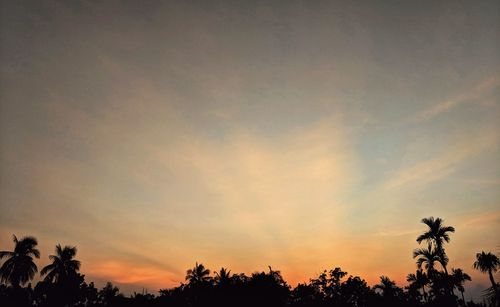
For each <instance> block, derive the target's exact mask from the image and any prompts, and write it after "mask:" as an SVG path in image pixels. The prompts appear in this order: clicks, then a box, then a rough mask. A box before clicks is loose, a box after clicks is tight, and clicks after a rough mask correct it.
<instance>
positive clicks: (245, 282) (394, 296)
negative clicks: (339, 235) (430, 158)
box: [0, 218, 499, 307]
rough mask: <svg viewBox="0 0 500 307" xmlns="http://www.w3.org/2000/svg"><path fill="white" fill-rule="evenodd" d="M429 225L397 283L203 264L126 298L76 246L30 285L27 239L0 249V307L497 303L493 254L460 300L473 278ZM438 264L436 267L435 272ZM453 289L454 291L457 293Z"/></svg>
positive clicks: (444, 231) (31, 243) (31, 242)
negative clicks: (98, 283)
mask: <svg viewBox="0 0 500 307" xmlns="http://www.w3.org/2000/svg"><path fill="white" fill-rule="evenodd" d="M422 222H423V223H424V224H426V225H427V226H428V227H429V230H428V231H427V232H425V233H424V234H422V235H420V236H419V237H418V239H417V241H418V242H419V243H420V242H424V241H425V242H427V243H428V244H427V246H426V247H427V248H424V249H416V250H415V252H414V258H416V266H417V270H416V272H415V273H410V274H408V276H407V281H408V283H409V284H408V285H407V286H406V287H405V288H400V287H398V286H397V285H396V283H395V282H394V281H393V280H391V279H390V278H389V277H387V276H381V277H380V282H379V283H378V284H376V285H375V286H373V287H370V286H368V284H367V283H366V281H365V280H363V279H362V278H361V277H359V276H352V275H349V274H348V273H347V272H344V271H342V270H341V269H340V268H338V267H337V268H334V269H331V270H325V271H323V272H322V273H321V274H319V275H318V276H316V277H315V278H312V279H310V280H309V282H306V283H301V284H298V285H297V286H296V287H291V286H290V285H289V284H288V283H287V282H286V281H285V280H284V279H283V276H282V275H281V272H280V271H277V270H274V269H273V268H272V267H269V268H268V270H266V271H264V272H255V273H253V274H251V275H250V276H247V275H245V274H243V273H231V270H229V269H227V268H221V269H220V270H219V271H216V272H213V274H211V271H210V270H209V269H208V268H206V267H205V266H204V265H203V264H201V263H200V264H198V263H196V264H195V266H194V267H193V268H191V269H189V270H187V271H186V279H185V280H186V283H185V284H184V283H182V284H180V285H179V286H177V287H174V288H170V289H161V290H160V291H159V294H157V295H153V294H150V293H146V292H143V293H134V294H132V295H130V296H125V295H123V294H121V293H120V290H119V289H118V288H117V287H116V286H114V285H113V284H111V283H107V284H106V286H104V287H103V288H102V289H100V290H98V289H96V287H95V286H94V284H93V283H92V282H90V283H87V282H86V281H85V276H84V275H82V274H80V273H79V269H80V262H79V261H78V260H76V259H75V257H76V251H77V250H76V248H75V247H69V246H65V247H64V248H63V247H61V246H60V245H57V246H56V254H55V255H51V256H50V257H49V258H50V259H51V261H52V263H51V264H49V265H47V266H46V267H44V268H43V269H42V271H41V275H42V276H44V277H45V278H44V279H42V280H41V281H40V282H38V283H37V284H36V286H35V287H34V288H33V287H32V285H31V284H30V283H29V284H28V285H27V286H25V287H22V286H21V285H22V284H25V283H27V282H28V281H30V280H32V279H33V276H34V272H36V271H37V268H36V265H35V264H34V262H33V257H38V256H39V252H38V250H37V249H36V248H35V247H36V245H37V241H36V239H35V238H33V237H26V238H23V239H22V240H17V238H16V237H14V243H15V248H14V251H3V252H0V253H1V254H0V255H2V257H6V258H7V260H6V261H4V262H3V264H2V266H1V267H0V273H1V274H2V276H1V277H2V283H1V284H0V306H4V307H25V306H40V307H63V306H64V307H98V306H99V307H100V306H109V307H128V306H130V307H135V306H137V307H138V306H141V307H154V306H172V307H188V306H189V307H202V306H220V307H225V306H242V307H247V306H248V307H250V306H252V307H255V306H257V307H266V306H273V307H282V306H283V307H284V306H310V307H323V306H325V307H326V306H332V307H376V306H386V307H399V306H410V307H420V306H422V307H434V306H435V307H438V306H440V307H448V306H450V307H461V306H469V307H474V306H484V307H485V306H498V298H499V295H498V290H497V289H498V284H496V283H495V281H494V280H493V277H492V272H496V271H497V270H498V268H499V261H498V258H497V257H496V256H495V255H493V254H491V253H485V252H482V253H478V254H477V261H476V263H474V267H475V268H477V269H478V270H480V271H482V272H484V273H487V274H489V276H490V280H491V282H492V286H491V287H490V288H489V289H486V290H485V303H474V302H472V301H469V302H465V301H464V295H463V293H464V291H465V288H464V283H465V282H466V281H470V280H471V278H470V276H469V275H467V274H466V273H465V272H463V271H462V270H461V269H452V271H451V274H449V273H448V270H447V269H446V266H447V264H448V257H447V256H446V253H445V249H444V244H445V243H448V242H449V241H450V237H449V235H448V233H449V232H454V230H455V229H454V228H453V227H449V226H443V224H442V223H443V220H441V219H439V218H438V219H434V218H427V219H424V220H422ZM439 266H440V268H441V269H442V270H439ZM455 290H457V291H458V293H459V294H458V295H456V294H455Z"/></svg>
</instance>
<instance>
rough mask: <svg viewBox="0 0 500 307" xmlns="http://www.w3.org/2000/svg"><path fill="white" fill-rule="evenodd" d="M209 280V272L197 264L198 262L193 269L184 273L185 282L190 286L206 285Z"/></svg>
mask: <svg viewBox="0 0 500 307" xmlns="http://www.w3.org/2000/svg"><path fill="white" fill-rule="evenodd" d="M210 279H211V277H210V270H209V269H207V268H205V266H204V265H203V264H201V263H200V264H198V262H196V265H195V266H194V268H192V269H189V270H187V272H186V280H187V281H188V282H189V284H190V285H199V284H203V283H207V282H208V281H210Z"/></svg>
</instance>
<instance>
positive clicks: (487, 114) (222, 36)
mask: <svg viewBox="0 0 500 307" xmlns="http://www.w3.org/2000/svg"><path fill="white" fill-rule="evenodd" d="M0 12H1V17H0V61H1V63H0V64H1V65H0V103H1V108H0V250H6V249H12V248H13V243H12V234H16V235H17V236H18V237H22V236H24V235H33V236H35V237H36V238H37V239H38V240H39V248H40V250H41V252H42V258H41V260H39V261H38V262H37V263H38V264H39V267H41V266H43V265H45V264H47V263H48V261H49V260H48V255H49V254H52V253H53V250H54V246H55V245H56V244H59V243H60V244H62V245H76V246H77V247H78V254H77V258H78V259H79V260H81V261H82V268H81V271H82V273H84V274H85V275H86V278H88V279H89V280H94V281H96V282H97V285H98V286H102V284H103V282H105V281H107V280H111V281H113V282H114V283H117V284H118V285H119V286H120V287H121V289H122V290H124V291H133V290H136V291H139V290H141V289H142V288H147V289H149V290H150V291H157V290H158V289H160V288H166V287H172V286H176V285H178V283H179V282H182V281H184V276H185V270H186V269H187V268H190V267H192V266H193V265H194V263H195V262H196V261H198V262H202V263H203V264H205V265H206V266H208V267H209V268H210V269H212V270H215V269H219V268H220V267H221V266H225V267H229V268H230V269H231V270H232V271H233V272H245V273H247V274H250V273H252V272H253V271H256V270H266V269H267V266H268V265H271V266H272V267H273V268H274V269H278V270H281V271H282V273H283V274H284V277H285V278H286V279H287V280H288V281H289V282H290V283H291V284H292V285H295V284H296V283H297V282H302V281H307V280H308V279H309V278H310V277H314V276H315V275H317V274H318V273H320V272H321V270H322V269H328V268H333V267H335V266H340V267H341V268H342V269H344V270H346V271H348V272H349V273H350V274H353V275H360V276H362V277H363V278H365V279H366V280H367V281H368V282H369V283H370V284H373V283H375V282H377V281H378V276H380V275H388V276H389V277H390V278H392V279H395V280H396V281H397V282H398V285H399V286H404V285H405V284H406V281H405V277H406V275H407V274H408V273H410V272H414V270H415V261H414V260H413V259H412V251H413V249H414V248H417V247H418V244H417V243H416V241H415V239H416V237H417V236H418V234H419V233H421V232H423V231H424V230H425V229H426V228H425V225H423V224H421V223H420V220H421V218H423V217H428V216H439V217H442V218H444V219H445V224H446V225H452V226H454V227H455V228H456V233H455V234H453V235H452V241H451V243H450V244H449V245H447V246H446V252H447V253H448V255H449V257H450V265H449V266H450V267H460V268H462V269H464V271H465V272H466V273H468V274H470V275H471V276H472V278H473V281H472V282H470V283H467V285H466V286H467V287H466V289H467V291H468V292H467V291H466V293H465V295H466V298H467V297H469V296H470V295H471V294H475V293H476V294H477V293H480V290H482V289H484V288H486V287H487V276H486V275H485V274H481V273H479V272H477V271H475V270H473V268H472V263H473V262H474V258H475V253H477V252H480V251H481V250H485V251H492V252H494V253H498V252H500V236H499V234H500V158H499V157H500V152H499V151H500V146H499V145H500V120H499V119H500V56H499V54H500V53H499V50H500V2H498V1H465V2H462V1H450V2H448V3H447V2H445V1H365V2H357V1H348V2H324V1H175V2H174V1H172V2H168V1H167V2H163V3H161V4H160V3H159V2H156V1H151V2H149V1H145V2H142V1H125V2H120V3H119V2H114V1H102V2H92V1H84V2H81V3H76V2H73V1H71V2H63V1H33V2H31V3H25V2H23V1H2V5H1V9H0ZM497 276H498V275H497ZM497 280H498V277H497Z"/></svg>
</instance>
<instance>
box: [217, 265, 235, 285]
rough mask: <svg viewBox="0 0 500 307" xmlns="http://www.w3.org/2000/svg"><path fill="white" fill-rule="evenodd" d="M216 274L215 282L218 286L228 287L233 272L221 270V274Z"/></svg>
mask: <svg viewBox="0 0 500 307" xmlns="http://www.w3.org/2000/svg"><path fill="white" fill-rule="evenodd" d="M214 273H215V278H214V280H215V282H216V283H217V284H218V285H227V284H229V283H230V282H231V270H228V269H226V268H221V269H220V271H219V272H214Z"/></svg>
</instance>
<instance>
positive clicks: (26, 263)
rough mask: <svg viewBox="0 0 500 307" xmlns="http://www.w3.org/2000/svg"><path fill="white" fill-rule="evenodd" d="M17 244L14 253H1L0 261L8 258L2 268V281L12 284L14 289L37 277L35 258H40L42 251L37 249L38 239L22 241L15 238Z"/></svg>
mask: <svg viewBox="0 0 500 307" xmlns="http://www.w3.org/2000/svg"><path fill="white" fill-rule="evenodd" d="M13 241H14V244H15V247H14V251H12V252H11V251H1V252H0V259H2V258H4V257H5V258H8V259H7V260H6V261H5V262H4V263H3V265H2V267H0V281H1V282H2V283H7V282H8V283H10V284H11V285H12V286H13V287H16V288H17V287H19V284H23V285H24V284H25V283H26V282H28V281H29V280H31V279H33V277H35V273H36V272H37V271H38V269H37V267H36V264H35V262H33V257H35V258H40V251H38V249H36V248H35V247H36V246H37V245H38V241H37V240H36V238H34V237H31V236H28V237H24V238H22V239H21V240H18V239H17V237H16V236H15V235H14V236H13Z"/></svg>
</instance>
